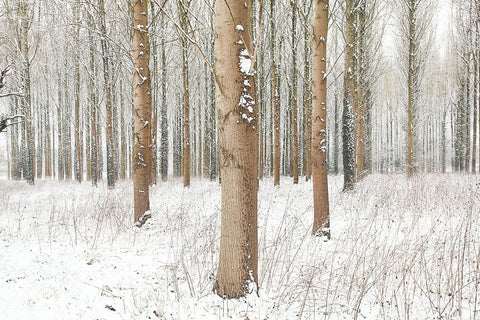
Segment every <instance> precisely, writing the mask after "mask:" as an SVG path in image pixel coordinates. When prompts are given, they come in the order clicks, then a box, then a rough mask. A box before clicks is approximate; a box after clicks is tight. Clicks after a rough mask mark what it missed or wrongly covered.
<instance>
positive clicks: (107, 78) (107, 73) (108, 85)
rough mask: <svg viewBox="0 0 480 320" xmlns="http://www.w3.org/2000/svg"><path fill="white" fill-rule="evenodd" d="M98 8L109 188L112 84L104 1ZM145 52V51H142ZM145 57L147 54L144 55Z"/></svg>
mask: <svg viewBox="0 0 480 320" xmlns="http://www.w3.org/2000/svg"><path fill="white" fill-rule="evenodd" d="M98 5H99V8H100V32H101V34H102V37H101V41H100V42H101V47H102V57H103V79H104V86H105V108H106V132H107V184H108V186H109V187H110V188H113V187H114V186H115V180H116V178H115V168H114V165H115V149H114V148H115V144H114V138H113V122H114V121H113V112H112V107H113V106H112V83H113V77H112V72H111V70H110V67H111V66H110V52H109V48H108V44H107V25H106V22H105V17H106V12H105V3H104V0H99V2H98ZM144 51H145V50H144ZM145 54H146V55H147V53H145Z"/></svg>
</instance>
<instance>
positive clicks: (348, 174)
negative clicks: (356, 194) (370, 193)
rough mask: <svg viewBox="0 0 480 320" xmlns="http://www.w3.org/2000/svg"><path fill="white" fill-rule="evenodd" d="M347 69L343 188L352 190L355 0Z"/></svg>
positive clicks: (349, 9) (349, 11) (349, 17)
mask: <svg viewBox="0 0 480 320" xmlns="http://www.w3.org/2000/svg"><path fill="white" fill-rule="evenodd" d="M345 16H346V19H345V23H346V25H345V71H344V90H345V95H344V105H343V121H342V122H343V172H344V182H343V189H344V190H350V189H352V188H353V186H354V184H355V119H354V114H353V99H354V94H355V90H354V78H353V77H354V75H353V55H354V32H355V31H354V30H355V27H354V13H353V0H346V8H345Z"/></svg>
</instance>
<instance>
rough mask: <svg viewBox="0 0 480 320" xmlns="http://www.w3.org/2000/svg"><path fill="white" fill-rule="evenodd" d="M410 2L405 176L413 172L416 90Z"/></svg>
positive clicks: (414, 23) (413, 35) (413, 6)
mask: <svg viewBox="0 0 480 320" xmlns="http://www.w3.org/2000/svg"><path fill="white" fill-rule="evenodd" d="M416 1H417V0H410V6H409V20H408V22H409V29H408V30H409V42H408V43H409V45H408V48H409V52H408V83H407V86H408V104H407V175H408V176H409V177H411V176H413V174H414V172H415V132H414V131H415V124H414V121H415V108H416V100H417V95H416V90H417V79H416V77H417V68H416V66H415V59H417V57H416V52H417V43H416V32H417V31H416V20H415V19H416V11H415V10H416V8H417V6H416V3H415V2H416Z"/></svg>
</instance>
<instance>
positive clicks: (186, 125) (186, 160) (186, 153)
mask: <svg viewBox="0 0 480 320" xmlns="http://www.w3.org/2000/svg"><path fill="white" fill-rule="evenodd" d="M189 3H190V2H189V1H185V2H178V10H179V15H180V26H181V27H182V29H183V30H187V27H188V25H189V22H188V16H187V15H188V6H189ZM181 43H182V48H183V50H182V76H183V186H184V187H189V186H190V160H191V159H190V142H191V141H190V96H189V94H190V92H189V90H190V84H189V67H188V52H187V48H188V41H187V40H186V39H185V38H184V37H182V41H181Z"/></svg>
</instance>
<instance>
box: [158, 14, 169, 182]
mask: <svg viewBox="0 0 480 320" xmlns="http://www.w3.org/2000/svg"><path fill="white" fill-rule="evenodd" d="M162 19H163V18H162ZM162 28H163V20H162ZM165 50H166V48H165V43H162V85H161V87H162V106H161V108H162V109H161V110H162V111H161V116H160V117H161V120H160V121H161V135H162V137H161V144H160V154H161V160H160V161H161V164H160V174H161V176H162V181H167V178H168V113H167V110H168V108H167V83H166V82H167V56H166V53H165Z"/></svg>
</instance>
